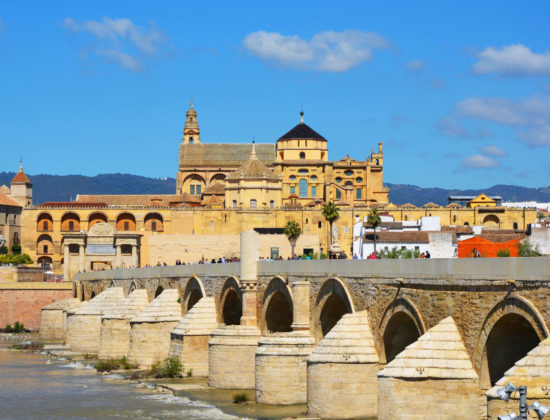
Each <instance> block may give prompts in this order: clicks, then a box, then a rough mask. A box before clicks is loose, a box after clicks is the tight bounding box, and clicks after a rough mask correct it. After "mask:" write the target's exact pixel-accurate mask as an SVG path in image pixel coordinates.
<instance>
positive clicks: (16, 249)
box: [11, 244, 21, 255]
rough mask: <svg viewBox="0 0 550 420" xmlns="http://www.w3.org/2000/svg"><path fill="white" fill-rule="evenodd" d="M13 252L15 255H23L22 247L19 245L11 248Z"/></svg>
mask: <svg viewBox="0 0 550 420" xmlns="http://www.w3.org/2000/svg"><path fill="white" fill-rule="evenodd" d="M11 252H12V253H13V255H19V254H21V245H19V244H13V245H12V246H11Z"/></svg>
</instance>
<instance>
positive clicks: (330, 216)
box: [323, 201, 340, 246]
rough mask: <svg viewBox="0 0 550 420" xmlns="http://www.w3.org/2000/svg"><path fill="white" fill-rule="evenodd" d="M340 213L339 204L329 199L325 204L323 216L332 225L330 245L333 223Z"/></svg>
mask: <svg viewBox="0 0 550 420" xmlns="http://www.w3.org/2000/svg"><path fill="white" fill-rule="evenodd" d="M339 215H340V214H339V211H338V206H337V205H336V204H334V202H333V201H329V202H328V203H327V204H325V205H324V206H323V217H324V218H325V220H326V221H327V222H328V223H329V225H330V241H329V242H330V246H332V224H333V223H334V221H335V220H336V219H338V216H339Z"/></svg>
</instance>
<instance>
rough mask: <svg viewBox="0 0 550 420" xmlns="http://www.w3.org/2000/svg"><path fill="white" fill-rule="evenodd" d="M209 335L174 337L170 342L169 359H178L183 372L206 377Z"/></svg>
mask: <svg viewBox="0 0 550 420" xmlns="http://www.w3.org/2000/svg"><path fill="white" fill-rule="evenodd" d="M209 340H210V335H185V336H181V335H174V334H172V339H171V342H170V357H175V356H177V357H179V358H180V360H181V361H182V362H183V366H184V369H185V371H188V370H189V369H192V370H193V376H208V341H209Z"/></svg>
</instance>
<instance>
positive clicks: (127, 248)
mask: <svg viewBox="0 0 550 420" xmlns="http://www.w3.org/2000/svg"><path fill="white" fill-rule="evenodd" d="M120 253H121V254H122V255H132V245H122V246H121V247H120Z"/></svg>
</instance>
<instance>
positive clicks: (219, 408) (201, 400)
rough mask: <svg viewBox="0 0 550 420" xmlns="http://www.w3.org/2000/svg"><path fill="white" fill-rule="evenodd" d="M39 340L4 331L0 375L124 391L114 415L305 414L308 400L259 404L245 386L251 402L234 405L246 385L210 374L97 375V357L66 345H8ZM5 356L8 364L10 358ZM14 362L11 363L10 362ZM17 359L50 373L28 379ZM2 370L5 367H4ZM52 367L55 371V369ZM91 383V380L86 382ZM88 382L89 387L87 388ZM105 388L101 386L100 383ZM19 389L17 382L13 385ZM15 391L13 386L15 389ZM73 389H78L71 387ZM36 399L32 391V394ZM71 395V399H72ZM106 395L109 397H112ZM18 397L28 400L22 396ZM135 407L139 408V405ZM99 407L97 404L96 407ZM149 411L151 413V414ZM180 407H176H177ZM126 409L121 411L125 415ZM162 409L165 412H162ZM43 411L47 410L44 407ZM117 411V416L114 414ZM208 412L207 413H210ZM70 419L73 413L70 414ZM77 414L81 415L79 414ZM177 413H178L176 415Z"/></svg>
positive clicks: (261, 417)
mask: <svg viewBox="0 0 550 420" xmlns="http://www.w3.org/2000/svg"><path fill="white" fill-rule="evenodd" d="M37 339H38V336H37V335H36V334H35V333H30V334H9V335H8V334H0V377H6V374H9V371H12V370H15V371H18V373H20V374H21V378H20V379H21V382H22V383H23V382H24V383H26V384H29V383H30V382H31V381H33V380H34V381H35V384H33V387H35V388H40V389H41V391H42V392H44V391H45V390H47V389H48V388H50V387H49V386H48V383H47V382H48V380H49V379H51V378H52V377H55V386H56V387H61V388H62V389H63V390H65V385H64V384H63V381H64V378H63V377H65V379H66V384H69V385H70V384H71V383H72V382H74V381H75V380H78V381H83V382H85V385H81V384H79V387H77V388H75V389H77V390H79V391H80V394H82V390H86V391H85V392H84V394H89V392H90V391H89V389H90V387H91V386H93V388H94V390H95V392H96V393H97V394H99V395H101V394H103V393H106V392H107V393H110V394H113V393H114V394H121V399H122V401H126V402H127V403H128V404H127V405H128V407H124V408H122V409H121V408H120V407H118V406H116V407H114V408H113V410H115V412H113V418H115V417H116V418H120V417H123V418H124V417H126V414H124V413H126V412H128V413H129V412H130V411H132V410H133V411H135V409H138V410H140V412H142V413H141V414H137V415H135V416H134V418H153V419H157V418H163V419H164V418H172V414H171V413H172V411H173V410H176V408H177V407H179V414H178V416H177V418H178V419H182V418H183V419H203V418H204V419H206V418H227V419H238V418H241V419H258V420H268V419H274V420H275V419H289V418H293V419H296V418H303V417H304V416H305V413H306V411H307V407H306V405H305V404H304V405H293V406H268V405H263V404H256V403H255V402H254V391H253V390H249V391H244V392H245V393H246V395H247V396H248V398H249V402H247V403H245V404H234V403H233V397H234V395H235V393H242V392H243V391H242V390H220V389H215V388H210V387H208V385H207V380H206V378H194V377H191V378H179V379H151V378H145V377H142V376H143V373H144V372H143V371H138V370H117V371H112V372H110V373H103V374H99V373H97V372H96V370H95V369H94V367H93V365H94V364H95V360H93V359H90V358H85V357H83V356H82V355H75V354H68V352H67V351H66V350H63V349H61V348H59V347H58V350H54V349H52V348H48V347H49V346H46V350H43V351H42V352H40V353H39V352H29V351H16V350H12V349H9V347H10V346H12V345H13V344H15V343H29V342H33V341H35V340H37ZM6 355H11V357H6ZM6 361H7V363H6ZM10 362H11V363H10ZM13 364H22V366H26V367H27V368H28V367H29V366H28V365H31V366H32V368H31V369H30V372H32V371H33V369H34V370H37V371H39V372H43V371H45V372H46V373H47V376H46V377H41V375H40V374H37V375H33V374H32V373H30V374H29V378H27V379H26V378H25V375H24V373H23V372H20V371H19V368H21V367H22V366H13ZM2 369H4V371H1V370H2ZM52 371H53V372H55V374H52ZM88 382H89V383H91V384H92V385H90V384H88ZM85 386H87V387H88V388H85ZM102 386H103V387H104V388H103V389H101V387H102ZM9 388H10V383H9V381H4V380H2V379H0V390H1V391H2V393H3V395H4V392H5V390H9ZM15 388H17V387H15ZM10 392H11V393H14V392H15V390H11V391H10ZM67 392H69V393H71V394H72V392H71V391H67ZM73 392H74V390H73ZM136 393H137V396H138V397H139V403H137V404H136V403H135V401H134V400H135V397H136V395H134V394H136ZM29 398H31V399H32V398H33V396H29ZM70 398H73V399H72V400H71V399H70ZM79 399H81V398H79V397H77V398H76V400H75V397H74V396H71V397H68V398H63V400H62V401H61V402H60V404H61V405H63V404H66V405H68V406H71V405H73V404H75V401H79ZM104 400H105V396H104V395H101V396H100V399H99V400H98V402H99V404H104ZM109 400H110V398H109V399H107V401H109ZM143 400H145V401H149V403H150V404H152V407H153V406H157V405H158V404H166V405H169V406H171V407H170V409H169V410H166V407H165V409H164V410H161V411H160V414H159V412H158V411H157V412H153V411H151V410H152V408H151V407H148V406H144V405H143ZM20 401H26V400H24V399H22V400H20ZM136 405H137V407H139V408H136ZM104 408H105V410H102V412H103V414H102V415H101V416H100V417H103V418H110V416H109V415H106V409H107V407H104ZM60 410H61V411H63V409H62V407H59V408H56V409H55V410H54V411H55V412H54V413H52V415H51V416H50V414H49V413H48V414H47V415H46V416H45V417H44V416H43V415H41V416H36V417H33V416H32V415H30V416H27V418H55V417H57V416H56V415H55V414H58V415H59V414H60V413H59V411H60ZM93 411H94V412H95V411H96V410H95V409H94V410H93ZM148 411H151V413H150V414H147V412H148ZM176 411H177V410H176ZM121 412H122V414H121ZM163 413H164V414H163ZM41 414H44V412H42V413H41ZM115 414H116V415H115ZM207 414H208V415H207ZM69 418H72V417H71V416H70V415H69ZM78 418H83V417H81V416H79V417H78ZM84 418H90V419H92V418H98V417H95V416H93V415H91V416H88V415H85V416H84ZM174 418H176V417H174Z"/></svg>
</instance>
